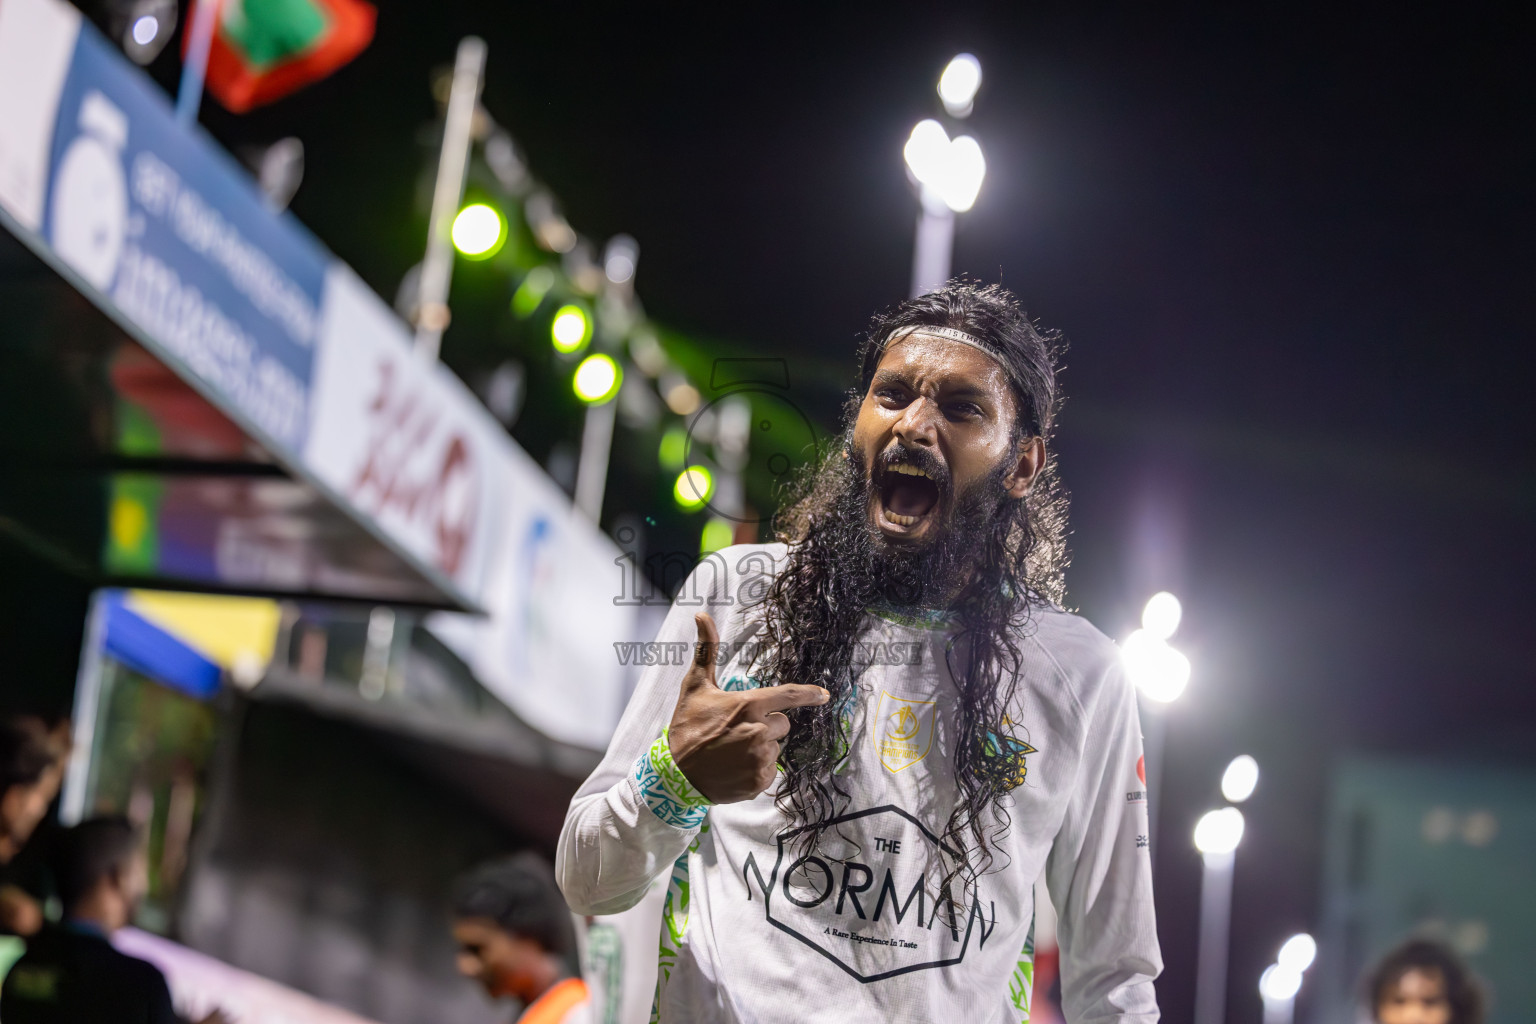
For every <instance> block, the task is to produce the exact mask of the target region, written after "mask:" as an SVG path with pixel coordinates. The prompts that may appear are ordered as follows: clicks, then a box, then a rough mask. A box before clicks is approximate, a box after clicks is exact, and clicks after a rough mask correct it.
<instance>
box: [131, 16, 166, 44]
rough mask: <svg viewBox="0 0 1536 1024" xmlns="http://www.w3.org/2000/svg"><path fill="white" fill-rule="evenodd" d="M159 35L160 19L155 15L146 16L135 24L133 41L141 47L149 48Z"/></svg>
mask: <svg viewBox="0 0 1536 1024" xmlns="http://www.w3.org/2000/svg"><path fill="white" fill-rule="evenodd" d="M159 34H160V19H159V18H157V17H155V16H154V15H153V14H146V15H144V16H143V17H141V18H139V19H138V20H136V21H135V22H134V23H133V41H134V42H136V43H138V44H139V45H140V46H148V45H149V44H150V43H152V42H154V41H155V36H157V35H159Z"/></svg>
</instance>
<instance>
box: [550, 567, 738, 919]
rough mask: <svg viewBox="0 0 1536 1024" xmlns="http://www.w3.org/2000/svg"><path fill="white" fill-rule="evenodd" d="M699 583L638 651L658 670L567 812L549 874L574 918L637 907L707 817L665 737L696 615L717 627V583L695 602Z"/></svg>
mask: <svg viewBox="0 0 1536 1024" xmlns="http://www.w3.org/2000/svg"><path fill="white" fill-rule="evenodd" d="M699 577H700V571H699V570H698V569H696V570H695V571H694V574H693V575H692V576H690V578H689V579H688V581H687V582H685V583H684V585H683V588H682V589H681V590H680V591H679V598H680V599H679V600H678V601H676V602H674V603H673V605H672V607H671V609H670V611H669V612H668V613H667V617H666V621H665V622H663V623H662V627H661V632H660V633H658V634H657V637H656V641H655V643H654V644H652V645H651V646H650V647H649V648H648V649H647V650H646V652H645V657H646V660H647V661H651V660H653V659H654V662H655V663H654V664H648V665H647V666H646V668H645V669H644V671H643V672H642V673H641V675H640V681H639V683H638V685H637V686H636V687H635V692H634V695H633V696H632V697H631V698H630V702H629V707H628V708H626V709H625V711H624V715H623V717H622V718H621V719H620V720H619V725H618V728H617V729H616V730H615V732H614V735H613V740H612V741H611V742H610V743H609V745H608V751H607V753H606V754H605V755H604V757H603V760H602V763H601V764H599V765H598V766H597V770H596V771H594V772H593V773H592V775H591V776H590V777H589V778H588V779H587V781H586V782H585V783H583V784H582V786H581V788H580V789H579V790H577V792H576V796H575V797H574V798H572V800H571V806H570V809H569V810H568V811H567V812H566V816H565V827H564V828H563V829H562V830H561V832H560V845H559V848H558V850H557V851H556V856H555V870H556V874H557V876H558V879H559V882H560V889H561V891H562V892H564V893H565V899H566V902H567V903H569V904H570V906H571V909H572V910H574V911H575V912H576V913H578V914H616V913H619V912H620V911H623V910H628V909H629V908H631V907H633V906H635V905H636V904H637V903H639V902H640V900H641V899H642V898H643V897H644V896H645V893H646V890H647V888H648V887H649V886H650V884H651V882H652V881H653V880H655V879H656V878H658V877H659V876H661V875H662V874H663V873H665V872H666V871H668V870H669V869H670V868H671V866H672V864H673V862H674V861H676V860H677V858H678V857H680V856H681V855H682V854H683V852H684V851H686V850H687V849H688V846H689V844H690V843H692V842H693V839H694V837H695V836H696V835H697V834H698V831H699V828H700V826H701V825H702V824H703V822H704V818H705V816H706V814H707V813H708V810H709V805H708V802H707V801H706V800H705V799H704V797H703V796H702V795H701V794H700V793H699V792H698V791H697V790H695V789H694V788H693V786H692V785H691V784H690V783H689V782H688V779H687V777H686V776H684V775H683V773H682V772H681V771H680V770H679V769H678V767H677V765H676V764H674V763H673V761H672V753H671V750H670V748H669V747H668V744H667V737H666V727H667V725H668V723H670V722H671V720H672V711H673V709H674V708H675V707H676V706H677V695H678V691H679V689H680V687H681V684H682V679H683V675H684V673H685V672H687V671H688V666H689V664H690V663H691V662H692V660H693V653H694V644H695V643H696V641H697V639H698V630H697V629H696V628H695V626H694V621H693V616H694V615H695V614H696V613H698V612H701V611H707V612H710V613H711V614H712V615H714V616H715V619H716V625H717V627H723V625H724V624H723V623H722V622H721V621H720V620H721V616H720V611H721V610H723V609H722V608H721V607H719V606H716V605H715V604H714V600H713V599H714V596H715V592H716V590H717V589H718V587H719V586H720V584H722V583H723V582H724V581H723V580H721V579H719V577H715V578H713V579H712V580H711V583H712V584H714V585H713V586H711V587H710V588H709V589H708V590H707V591H706V592H705V594H700V591H699V589H698V587H699V583H700V578H699ZM684 595H689V599H687V600H685V599H684V598H683V596H684ZM725 639H728V638H726V637H724V636H722V640H725Z"/></svg>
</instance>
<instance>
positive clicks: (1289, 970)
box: [1259, 932, 1317, 1024]
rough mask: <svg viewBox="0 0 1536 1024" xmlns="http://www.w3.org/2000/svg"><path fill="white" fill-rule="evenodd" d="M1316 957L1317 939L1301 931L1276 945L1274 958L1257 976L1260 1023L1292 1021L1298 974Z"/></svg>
mask: <svg viewBox="0 0 1536 1024" xmlns="http://www.w3.org/2000/svg"><path fill="white" fill-rule="evenodd" d="M1315 959H1317V943H1316V942H1315V941H1313V939H1312V936H1310V935H1308V934H1306V933H1305V932H1303V933H1301V934H1300V935H1292V936H1291V937H1290V938H1289V939H1286V940H1285V945H1283V946H1281V947H1280V955H1279V956H1277V957H1275V962H1274V963H1272V964H1270V965H1269V966H1268V967H1266V968H1265V969H1264V973H1263V974H1262V975H1261V976H1260V977H1259V998H1261V999H1263V1000H1264V1024H1294V1022H1295V1020H1296V993H1297V992H1299V991H1301V975H1302V973H1303V972H1304V971H1305V970H1306V969H1307V968H1308V967H1311V966H1312V961H1313V960H1315Z"/></svg>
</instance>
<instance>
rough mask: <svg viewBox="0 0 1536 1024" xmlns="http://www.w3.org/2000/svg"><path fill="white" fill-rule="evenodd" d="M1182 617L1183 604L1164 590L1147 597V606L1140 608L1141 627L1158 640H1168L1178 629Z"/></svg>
mask: <svg viewBox="0 0 1536 1024" xmlns="http://www.w3.org/2000/svg"><path fill="white" fill-rule="evenodd" d="M1183 618H1184V606H1183V605H1181V604H1180V603H1179V599H1178V598H1176V597H1174V596H1173V595H1172V594H1170V593H1168V591H1166V590H1164V591H1163V592H1162V593H1159V594H1153V595H1152V596H1151V597H1150V598H1148V599H1147V606H1146V607H1145V608H1143V609H1142V610H1141V628H1142V629H1144V630H1146V631H1147V632H1148V633H1151V634H1152V635H1153V636H1155V637H1157V638H1158V639H1159V640H1168V639H1171V638H1172V637H1173V634H1174V633H1176V632H1177V631H1178V628H1179V622H1180V621H1181V620H1182V619H1183Z"/></svg>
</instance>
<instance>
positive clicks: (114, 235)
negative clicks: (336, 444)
mask: <svg viewBox="0 0 1536 1024" xmlns="http://www.w3.org/2000/svg"><path fill="white" fill-rule="evenodd" d="M63 6H64V5H62V4H58V3H57V2H56V0H5V2H4V3H3V5H0V7H3V8H4V10H5V15H4V17H5V22H4V23H0V31H3V32H4V34H5V37H6V39H5V42H4V43H0V47H3V48H4V49H6V50H10V49H13V48H22V49H30V47H29V46H28V42H29V40H28V37H27V33H29V32H30V33H34V34H36V36H37V37H38V38H40V39H41V40H42V41H43V42H42V45H41V47H40V50H39V54H40V56H39V57H28V58H27V59H25V60H23V61H22V62H21V63H20V64H19V65H18V66H14V67H10V69H9V70H8V71H6V72H4V73H3V75H4V78H6V79H10V78H12V77H13V76H15V77H16V78H18V79H19V81H16V82H10V81H6V82H3V83H0V85H4V86H5V88H4V89H3V90H0V92H3V93H4V94H5V95H6V96H7V99H6V100H5V101H4V104H5V109H0V119H3V120H6V122H7V125H8V127H7V128H6V129H5V133H6V135H7V136H14V137H12V138H7V139H6V150H12V151H14V152H17V155H18V156H22V157H23V158H24V160H25V162H26V163H27V164H28V165H29V166H28V167H27V169H26V170H25V171H22V170H16V171H14V172H13V173H14V174H15V176H16V179H17V183H16V184H15V185H14V186H13V189H14V198H15V199H16V200H17V205H16V208H15V209H12V206H11V203H10V202H9V201H8V200H10V199H12V198H13V196H12V195H11V194H8V193H11V192H12V189H7V190H6V191H4V192H0V202H6V206H7V209H8V211H10V212H11V213H12V215H13V216H15V217H16V218H17V220H18V221H20V222H21V223H22V224H24V225H26V226H29V227H31V228H32V229H33V230H34V231H36V232H38V233H39V234H40V235H41V236H42V237H43V238H44V239H45V240H46V241H47V243H48V245H49V246H50V248H51V249H52V251H53V252H54V253H55V254H56V255H57V256H58V257H59V258H60V259H62V260H63V262H64V263H65V264H66V265H68V266H69V267H70V268H71V269H72V270H73V271H74V272H75V273H76V274H77V275H78V276H79V278H80V279H81V280H82V281H83V282H84V284H85V285H86V286H88V287H89V288H91V289H94V290H95V291H96V292H98V293H99V294H100V295H101V296H104V297H106V298H108V299H110V301H111V303H112V305H113V307H115V309H116V310H117V311H118V312H119V313H120V314H121V315H122V316H124V317H126V318H127V319H128V320H129V321H131V322H132V323H134V324H135V325H137V326H138V327H139V328H141V329H142V331H143V332H144V334H145V335H146V336H147V337H148V339H149V340H150V341H151V342H152V343H153V344H155V345H157V346H159V347H162V348H163V349H165V350H166V351H167V352H168V354H170V355H172V356H173V357H175V359H176V360H177V361H178V362H179V363H180V364H181V365H183V366H185V367H187V368H189V369H190V370H191V371H192V372H193V373H194V374H195V375H196V376H197V378H198V379H200V380H201V381H203V382H204V383H205V384H206V385H208V386H209V387H210V388H211V389H213V390H214V391H215V392H217V393H218V394H219V396H220V397H222V398H223V399H225V400H226V401H228V402H229V403H230V404H231V405H232V406H233V407H234V409H235V410H236V411H238V412H239V413H241V414H243V416H244V417H245V418H246V419H247V420H248V421H249V422H250V423H252V424H253V425H254V426H255V427H257V428H258V429H259V430H260V431H261V432H262V433H264V434H266V435H267V437H269V438H271V439H272V440H273V441H275V442H277V444H278V445H279V446H280V447H283V448H288V449H290V450H292V449H296V448H298V447H300V446H301V445H302V444H303V441H304V435H305V430H306V426H307V420H308V407H309V379H310V371H311V367H312V365H313V362H314V349H315V339H316V335H317V331H318V326H319V309H320V299H321V287H322V285H323V283H324V280H325V269H326V265H327V263H328V262H329V257H328V256H327V254H326V253H325V251H324V250H323V249H322V248H321V247H320V246H319V245H318V244H316V243H315V241H314V240H313V239H312V238H311V237H309V235H308V234H307V233H306V232H304V231H303V230H302V229H300V228H299V227H298V226H297V225H296V223H295V222H293V221H292V219H291V218H289V217H285V216H281V215H278V214H276V213H274V212H273V211H272V210H270V209H268V208H267V206H266V205H265V204H264V202H263V200H262V197H261V194H260V192H259V190H258V189H257V188H256V186H255V185H254V183H253V182H252V181H251V180H250V178H249V176H248V175H247V174H245V172H244V171H242V170H240V169H239V168H238V167H237V166H235V165H234V161H233V160H232V159H231V158H230V157H229V156H228V155H227V154H226V153H224V152H223V151H222V150H220V149H219V148H218V147H216V146H214V145H212V144H211V143H209V142H208V141H207V140H206V139H205V138H203V137H202V136H201V134H200V133H192V132H188V131H187V130H186V129H184V128H183V127H182V126H180V125H179V124H177V122H176V120H175V118H174V116H173V114H172V112H171V107H170V102H169V99H168V98H167V97H166V95H165V94H164V92H162V91H161V90H160V88H159V87H158V86H156V85H155V84H154V83H153V82H151V81H150V80H149V79H148V78H147V77H146V76H145V75H144V74H143V73H142V72H141V71H139V70H138V69H137V68H135V67H133V66H132V65H130V64H129V63H128V62H127V61H125V60H124V59H123V58H122V56H121V55H120V54H119V53H117V51H116V50H115V48H113V47H112V46H111V44H109V43H108V42H107V41H106V40H105V39H103V38H102V37H101V35H100V33H98V32H96V31H94V30H81V28H80V26H79V24H78V21H79V15H78V14H74V15H73V16H72V17H71V14H70V12H68V11H63V12H61V11H60V10H59V8H61V7H63ZM13 19H14V23H13ZM71 21H73V22H74V25H73V26H71V24H70V23H71ZM17 32H19V33H20V35H19V36H13V33H17ZM71 36H72V37H73V48H72V50H70V53H69V63H68V66H67V71H66V72H65V73H64V74H63V76H62V79H61V78H60V76H59V73H58V67H57V63H58V57H59V55H60V53H62V52H63V51H64V49H65V46H64V43H65V42H66V41H67V40H68V39H69V38H70V37H71ZM33 41H34V42H35V40H33ZM33 73H36V74H37V75H38V77H39V78H40V80H41V81H42V82H43V83H44V84H45V87H46V86H52V84H53V83H54V82H56V81H57V82H58V83H59V84H58V87H57V90H56V93H55V90H54V89H52V88H48V89H47V93H48V95H45V97H44V99H45V101H48V102H45V103H44V104H42V106H43V107H45V108H46V107H47V106H49V105H51V106H52V108H53V112H54V116H53V118H52V120H51V121H49V120H48V119H47V118H41V117H38V116H37V108H36V107H35V106H34V107H32V108H31V113H30V114H29V115H27V116H25V117H23V119H22V123H15V122H13V121H12V120H11V115H12V110H11V109H10V108H15V107H23V106H28V105H30V104H32V103H35V99H34V98H33V93H34V85H33V82H32V80H31V79H32V74H33ZM23 134H30V137H29V138H22V137H21V136H22V135H23ZM45 140H46V141H45ZM44 154H46V165H45V166H44V167H39V166H37V164H38V159H39V157H40V156H42V155H44ZM5 155H7V156H8V155H10V154H9V153H6V154H5ZM8 176H9V175H8ZM45 178H46V180H47V185H46V187H43V186H42V183H43V181H44V180H45Z"/></svg>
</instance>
